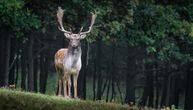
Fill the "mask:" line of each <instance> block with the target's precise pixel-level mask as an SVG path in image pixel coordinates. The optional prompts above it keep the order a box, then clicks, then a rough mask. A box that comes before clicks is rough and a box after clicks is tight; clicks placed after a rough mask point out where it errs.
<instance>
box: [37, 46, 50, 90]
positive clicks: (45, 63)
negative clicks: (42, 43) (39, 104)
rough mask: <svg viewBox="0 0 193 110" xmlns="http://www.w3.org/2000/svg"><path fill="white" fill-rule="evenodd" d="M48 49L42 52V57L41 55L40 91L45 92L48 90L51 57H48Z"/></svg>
mask: <svg viewBox="0 0 193 110" xmlns="http://www.w3.org/2000/svg"><path fill="white" fill-rule="evenodd" d="M47 51H48V50H46V51H44V52H42V54H41V57H40V81H39V83H40V84H39V85H40V86H39V87H40V92H41V93H45V92H46V83H47V78H48V68H49V58H48V57H47V55H48V52H47Z"/></svg>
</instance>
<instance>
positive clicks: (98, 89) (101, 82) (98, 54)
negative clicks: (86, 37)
mask: <svg viewBox="0 0 193 110" xmlns="http://www.w3.org/2000/svg"><path fill="white" fill-rule="evenodd" d="M101 49H102V38H101V37H100V38H99V39H98V41H97V60H96V63H97V65H96V66H97V76H98V77H97V80H98V82H97V100H101V97H102V96H101V95H102V84H103V78H102V74H101Z"/></svg>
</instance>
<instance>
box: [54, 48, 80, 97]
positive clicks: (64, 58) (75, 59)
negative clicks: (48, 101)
mask: <svg viewBox="0 0 193 110" xmlns="http://www.w3.org/2000/svg"><path fill="white" fill-rule="evenodd" d="M81 53H82V52H81V48H80V47H77V48H73V47H71V46H69V47H68V48H62V49H60V50H58V51H57V52H56V54H55V68H56V71H57V73H58V76H59V93H58V94H59V95H61V88H62V82H63V84H66V83H68V96H69V97H71V93H70V92H71V90H70V89H71V76H72V77H73V81H74V88H75V89H77V88H76V87H77V78H78V75H79V71H80V69H81V66H82V62H81ZM63 86H64V88H66V85H63ZM75 89H74V90H75ZM65 91H66V90H65ZM65 91H64V96H66V95H67V93H66V92H65ZM75 91H77V90H75ZM74 97H77V92H76V93H75V95H74Z"/></svg>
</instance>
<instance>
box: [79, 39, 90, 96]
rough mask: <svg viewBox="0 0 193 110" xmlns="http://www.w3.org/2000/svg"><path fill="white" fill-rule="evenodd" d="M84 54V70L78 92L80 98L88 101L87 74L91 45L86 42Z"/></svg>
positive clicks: (82, 70) (80, 77)
mask: <svg viewBox="0 0 193 110" xmlns="http://www.w3.org/2000/svg"><path fill="white" fill-rule="evenodd" d="M83 50H84V52H83V57H82V58H83V61H82V64H83V65H82V69H81V73H80V75H79V79H78V91H79V96H80V97H81V98H83V99H86V74H87V66H88V57H89V56H88V55H89V54H88V52H89V44H88V42H86V41H85V45H84V49H83Z"/></svg>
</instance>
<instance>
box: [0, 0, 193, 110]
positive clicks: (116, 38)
mask: <svg viewBox="0 0 193 110" xmlns="http://www.w3.org/2000/svg"><path fill="white" fill-rule="evenodd" d="M58 7H62V9H64V16H63V19H62V20H63V25H64V28H65V29H66V30H69V29H70V30H71V31H72V32H73V33H78V32H79V30H80V29H81V27H82V26H83V27H84V28H83V29H82V30H83V31H87V30H88V29H89V25H90V22H91V14H90V13H91V12H94V13H96V15H97V17H96V21H95V23H94V25H93V27H92V30H91V32H90V33H89V34H87V36H86V38H85V39H84V40H81V48H82V57H81V59H82V68H81V71H80V74H79V77H78V83H77V84H78V97H79V98H80V99H81V100H92V101H97V100H102V101H105V102H116V103H121V104H129V105H131V106H132V105H136V106H141V107H152V108H163V107H168V106H171V105H173V106H175V108H176V109H177V108H179V109H184V110H192V109H193V0H122V1H121V0H0V67H1V68H0V87H1V88H14V89H16V90H21V91H29V92H35V93H43V94H51V95H57V92H58V79H57V77H58V76H57V74H56V69H55V66H54V56H55V53H56V52H57V51H58V50H59V49H61V48H67V47H68V45H69V40H68V39H67V38H66V37H65V36H64V33H63V32H61V31H60V29H59V28H58V26H59V24H58V21H57V15H56V14H57V10H58ZM72 92H74V90H73V88H72Z"/></svg>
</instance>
